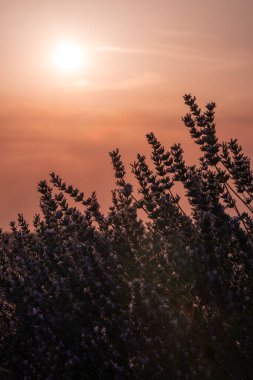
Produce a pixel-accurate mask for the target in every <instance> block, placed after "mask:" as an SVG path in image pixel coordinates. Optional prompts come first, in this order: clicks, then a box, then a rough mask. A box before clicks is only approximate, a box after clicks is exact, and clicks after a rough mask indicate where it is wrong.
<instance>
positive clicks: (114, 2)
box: [0, 0, 253, 229]
mask: <svg viewBox="0 0 253 380" xmlns="http://www.w3.org/2000/svg"><path fill="white" fill-rule="evenodd" d="M252 17H253V1H252V0H241V1H238V0H213V1H205V0H177V1H172V0H128V1H123V0H106V1H105V0H104V1H103V0H92V1H91V0H43V1H38V0H9V1H2V2H1V5H0V31H1V33H0V62H1V63H0V76H1V87H0V101H1V102H0V137H1V138H0V148H1V160H0V179H1V190H0V192H1V202H0V226H2V227H4V228H5V229H6V228H7V227H8V223H9V221H10V220H13V219H15V218H16V215H17V213H18V212H23V213H24V215H25V217H27V219H28V220H29V221H31V220H32V215H33V214H34V213H35V212H38V211H39V206H38V200H39V195H38V193H37V192H36V187H37V183H38V181H39V180H40V179H44V178H48V177H49V176H48V175H49V173H50V172H51V171H55V172H57V173H58V174H59V175H60V176H61V177H62V178H63V179H64V180H65V181H67V183H69V184H73V185H74V186H77V187H79V188H80V189H81V190H82V191H84V193H85V194H86V195H87V196H88V195H89V193H90V192H91V191H94V190H97V193H98V198H99V200H100V201H101V204H102V205H103V207H104V209H106V207H107V206H108V203H109V200H110V196H111V195H110V190H111V189H112V187H113V186H114V185H113V171H112V168H111V164H110V158H109V156H108V152H109V151H110V150H112V149H114V148H115V147H118V148H119V149H120V151H121V153H122V156H123V159H124V162H125V165H126V167H127V168H129V163H130V162H133V161H134V159H135V157H136V154H137V153H143V154H146V155H149V148H148V146H147V143H146V140H145V134H146V133H147V132H150V131H153V132H154V133H155V134H156V135H157V137H158V138H159V140H161V142H162V143H163V144H164V145H165V146H166V147H169V146H170V145H172V144H173V143H175V142H182V144H183V146H184V149H185V152H186V158H187V161H188V162H189V163H192V162H194V160H195V158H196V147H195V146H194V144H193V142H192V141H191V140H190V137H189V136H188V132H187V130H186V129H185V127H184V126H183V124H182V121H181V117H182V116H183V115H184V114H185V113H186V112H187V109H186V107H185V105H184V102H183V99H182V96H183V95H184V94H185V93H188V92H191V93H192V94H194V95H195V96H196V97H197V99H198V101H199V103H200V104H201V105H202V106H204V105H205V104H206V103H207V102H209V101H215V102H216V103H217V131H218V135H219V136H220V138H221V140H228V139H230V138H231V137H236V138H238V139H239V141H240V143H241V144H242V145H243V147H244V150H245V152H246V153H247V154H248V155H251V156H252V145H253V144H252V141H253V132H252V130H253V125H252V120H253V22H252ZM69 41H70V43H72V44H73V46H78V48H80V51H81V52H82V54H83V55H84V56H82V61H80V62H76V63H77V66H78V67H76V68H74V69H73V70H72V71H71V70H70V71H69V70H64V67H63V68H62V67H60V65H59V62H58V64H57V62H56V61H55V54H56V53H57V47H59V46H60V45H61V44H64V43H66V42H67V43H68V42H69ZM70 55H71V54H70ZM66 59H67V58H66ZM129 172H130V170H129ZM129 178H130V176H129Z"/></svg>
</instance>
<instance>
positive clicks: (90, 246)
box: [0, 94, 253, 380]
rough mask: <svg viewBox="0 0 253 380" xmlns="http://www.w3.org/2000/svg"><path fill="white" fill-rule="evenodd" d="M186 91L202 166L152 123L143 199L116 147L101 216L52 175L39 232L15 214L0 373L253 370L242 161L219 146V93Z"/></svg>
mask: <svg viewBox="0 0 253 380" xmlns="http://www.w3.org/2000/svg"><path fill="white" fill-rule="evenodd" d="M184 100H185V103H186V105H187V106H188V107H189V113H188V114H187V115H186V116H185V117H184V118H183V121H184V124H185V126H186V127H187V128H188V129H189V132H190V136H191V137H192V139H193V140H194V141H195V143H197V144H198V145H199V146H200V150H201V152H202V154H201V157H200V159H199V162H198V164H196V165H190V166H189V165H187V164H186V162H185V160H184V154H183V149H182V147H181V145H180V144H174V145H172V146H171V147H170V149H168V150H166V149H165V147H164V146H163V145H162V144H161V143H160V142H159V141H158V139H157V138H156V136H155V135H154V133H149V134H147V141H148V143H149V144H150V146H151V150H152V154H151V163H149V161H148V160H147V159H146V157H145V156H143V155H140V154H138V155H137V159H136V161H135V162H134V163H133V164H132V165H131V167H132V172H133V174H134V175H135V177H136V179H137V181H138V184H139V189H138V195H136V193H135V192H134V189H133V186H132V185H131V184H130V183H128V182H127V181H126V179H125V174H126V172H125V167H124V164H123V162H122V159H121V156H120V153H119V150H118V149H116V150H115V151H112V152H111V153H110V157H111V160H112V164H113V168H114V171H115V179H116V189H115V190H113V192H112V205H111V207H110V209H109V212H108V214H107V215H103V213H102V212H101V210H100V205H99V202H98V200H97V196H96V193H92V194H91V196H88V197H85V196H84V193H83V192H80V191H79V189H77V188H74V187H73V186H71V185H67V184H66V183H65V182H63V180H62V179H61V178H60V177H59V176H58V175H57V174H55V173H51V176H50V182H51V184H49V183H48V182H47V181H46V180H43V181H40V182H39V184H38V191H39V193H40V194H41V198H40V208H41V215H35V217H34V223H33V224H34V230H33V231H31V229H30V227H29V225H28V223H27V222H26V220H25V219H24V217H23V215H21V214H19V215H18V220H17V223H16V222H11V224H10V226H11V230H12V233H11V234H6V233H3V232H2V231H1V232H0V237H1V244H0V289H1V293H0V378H3V379H43V380H44V379H48V380H50V379H52V380H53V379H169V378H171V379H206V378H213V379H250V378H252V376H253V359H252V358H253V276H252V270H253V256H252V254H253V249H252V241H253V240H252V239H253V238H252V235H253V220H252V210H253V208H252V196H253V173H252V171H251V169H250V160H249V158H248V157H246V156H245V155H244V154H243V153H242V148H241V147H240V146H239V145H238V142H237V140H230V141H229V142H222V143H220V142H219V140H218V137H217V134H216V126H215V123H214V120H215V113H214V109H215V104H214V103H209V104H207V106H206V109H205V112H202V111H201V109H200V108H199V106H198V104H197V102H196V98H195V97H193V96H192V95H190V94H189V95H185V96H184ZM177 182H180V183H181V184H182V185H183V188H184V189H185V197H186V198H187V199H188V202H189V205H190V207H191V212H190V213H189V215H187V212H186V210H184V209H183V207H182V205H181V202H180V201H181V199H180V196H179V195H178V194H177V193H176V192H175V190H174V189H175V186H174V185H175V184H176V183H177ZM68 199H71V200H72V202H71V203H70V204H73V201H74V202H75V203H76V206H75V207H71V206H70V204H69V203H68ZM139 210H143V212H144V213H142V214H144V215H145V218H141V217H140V215H142V214H140V213H139Z"/></svg>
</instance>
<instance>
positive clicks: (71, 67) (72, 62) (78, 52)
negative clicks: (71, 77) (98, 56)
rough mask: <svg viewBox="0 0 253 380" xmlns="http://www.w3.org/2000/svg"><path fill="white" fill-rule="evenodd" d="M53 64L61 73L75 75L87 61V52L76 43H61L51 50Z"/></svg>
mask: <svg viewBox="0 0 253 380" xmlns="http://www.w3.org/2000/svg"><path fill="white" fill-rule="evenodd" d="M52 58H53V64H54V66H55V68H56V69H57V70H58V71H60V72H62V73H76V72H78V71H79V70H80V69H81V68H82V67H83V66H84V65H86V64H87V61H88V52H87V51H86V50H85V49H84V48H82V47H81V46H80V45H79V44H78V43H75V42H73V41H63V42H60V43H58V44H57V45H56V46H55V47H54V49H53V54H52Z"/></svg>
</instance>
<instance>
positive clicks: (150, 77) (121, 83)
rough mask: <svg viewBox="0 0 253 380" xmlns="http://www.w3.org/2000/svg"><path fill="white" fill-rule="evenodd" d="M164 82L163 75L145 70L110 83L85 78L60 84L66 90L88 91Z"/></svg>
mask: <svg viewBox="0 0 253 380" xmlns="http://www.w3.org/2000/svg"><path fill="white" fill-rule="evenodd" d="M161 82H162V77H161V76H160V75H159V74H157V73H155V72H144V73H141V74H139V75H133V76H129V77H126V78H123V79H121V80H118V81H115V82H110V83H105V82H104V83H96V82H93V83H92V82H88V81H85V80H83V79H80V80H73V81H63V82H59V83H58V86H59V87H61V88H64V89H66V90H68V91H69V90H70V91H71V90H73V91H78V90H87V91H92V92H96V91H105V90H131V89H137V88H143V87H147V86H155V85H157V84H159V83H161Z"/></svg>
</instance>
